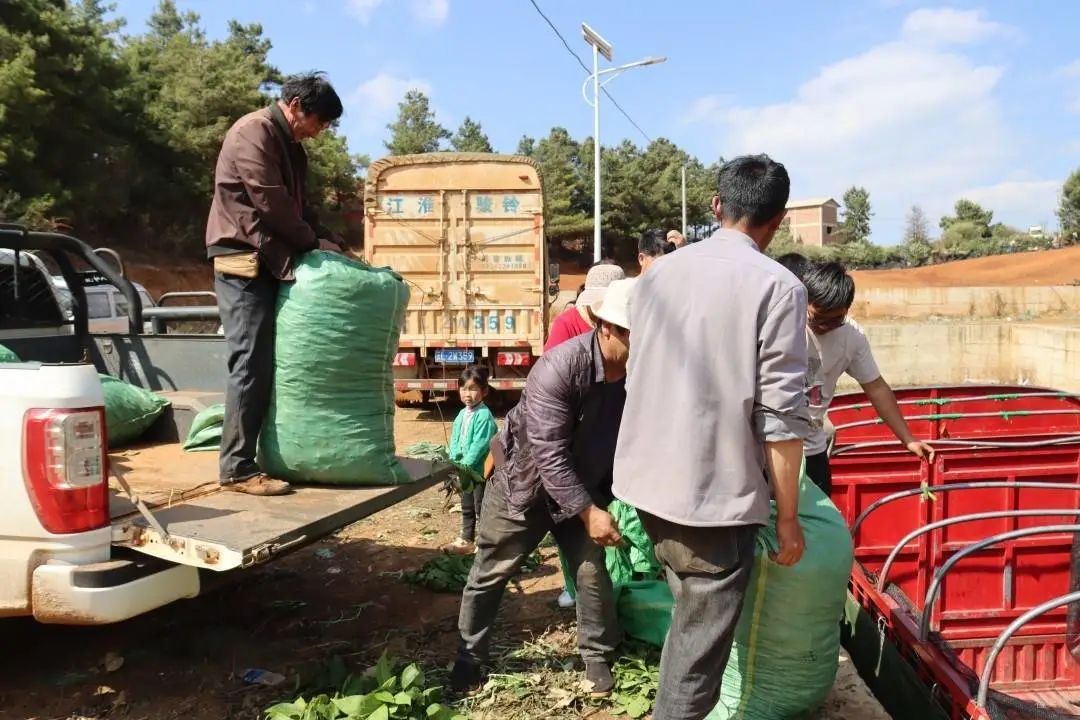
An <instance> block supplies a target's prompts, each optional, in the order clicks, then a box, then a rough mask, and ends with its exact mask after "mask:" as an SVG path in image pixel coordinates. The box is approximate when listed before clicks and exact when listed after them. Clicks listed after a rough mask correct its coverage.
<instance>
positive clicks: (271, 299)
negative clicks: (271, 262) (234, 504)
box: [214, 269, 279, 483]
mask: <svg viewBox="0 0 1080 720" xmlns="http://www.w3.org/2000/svg"><path fill="white" fill-rule="evenodd" d="M278 284H279V281H278V280H277V279H276V278H274V277H273V276H272V275H270V274H269V273H268V272H266V270H265V269H260V271H259V276H258V277H255V278H250V279H249V278H240V277H234V276H232V275H222V274H221V273H214V291H215V292H216V293H217V299H218V308H219V310H220V312H221V327H222V331H223V332H224V334H225V344H226V347H227V348H228V351H229V359H228V369H229V379H228V381H227V383H226V385H225V424H224V425H223V427H222V429H221V455H220V471H219V476H220V479H221V482H222V483H231V482H236V481H238V480H245V479H247V478H249V477H252V476H253V475H257V474H258V473H259V472H260V470H259V466H258V465H257V464H256V462H255V452H256V449H257V447H258V443H259V432H260V431H261V430H262V426H263V421H264V420H265V419H266V410H267V408H268V407H269V404H270V391H271V389H272V388H273V384H274V305H275V303H276V302H277V291H278Z"/></svg>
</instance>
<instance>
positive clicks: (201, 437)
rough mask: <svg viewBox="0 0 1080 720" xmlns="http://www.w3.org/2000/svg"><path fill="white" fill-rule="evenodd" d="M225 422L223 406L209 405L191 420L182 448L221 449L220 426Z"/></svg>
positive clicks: (195, 449) (194, 449)
mask: <svg viewBox="0 0 1080 720" xmlns="http://www.w3.org/2000/svg"><path fill="white" fill-rule="evenodd" d="M224 424H225V406H224V405H211V406H210V407H208V408H206V409H205V410H203V411H202V412H200V413H199V414H198V415H196V416H195V419H194V420H193V421H192V422H191V429H190V430H188V436H187V440H185V441H184V449H185V450H187V451H188V452H208V451H210V450H220V449H221V428H222V426H223V425H224Z"/></svg>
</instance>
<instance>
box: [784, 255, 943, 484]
mask: <svg viewBox="0 0 1080 720" xmlns="http://www.w3.org/2000/svg"><path fill="white" fill-rule="evenodd" d="M784 264H785V266H787V267H789V268H792V267H793V264H789V263H784ZM799 279H800V280H802V281H803V284H804V285H805V286H806V301H807V305H806V350H807V355H808V360H809V366H810V367H809V373H808V374H807V383H806V384H807V388H806V393H807V397H808V398H809V401H810V421H811V426H812V428H813V430H812V434H811V435H810V437H809V438H807V440H806V442H805V444H804V453H805V455H806V474H807V475H808V476H809V477H810V479H811V480H813V481H814V484H815V485H817V486H818V487H819V488H821V489H822V490H824V491H825V493H826V494H828V493H829V491H830V490H831V487H832V473H831V471H830V470H829V453H828V450H827V447H826V446H827V443H828V438H827V436H826V433H825V416H826V413H827V412H828V410H829V404H830V403H831V402H832V399H833V395H834V394H835V393H836V383H837V381H838V380H839V379H840V376H841V375H843V374H844V373H847V374H848V375H850V376H851V377H852V378H854V379H855V381H856V382H858V383H859V385H861V386H862V389H863V392H865V393H866V396H867V398H868V399H869V400H870V403H871V404H872V405H873V406H874V410H876V411H877V414H878V416H879V417H880V418H881V419H882V420H884V421H885V424H886V425H888V426H889V429H890V430H892V432H893V434H894V435H896V437H897V439H898V440H899V441H900V442H901V443H903V445H904V446H905V447H906V448H907V449H908V450H909V451H910V452H912V453H913V454H915V455H917V456H918V457H920V458H922V459H924V460H933V459H934V450H933V448H931V447H930V446H929V445H927V444H926V443H924V442H922V441H921V440H916V439H915V437H914V436H913V435H912V434H911V429H910V428H908V424H907V422H906V421H905V420H904V417H903V414H902V413H901V412H900V406H899V405H898V404H897V402H896V396H895V395H894V394H893V391H892V388H891V387H889V383H887V382H885V378H883V377H881V372H880V371H879V370H878V367H877V363H876V362H874V354H873V352H871V350H870V343H869V342H868V341H867V339H866V335H865V334H863V331H862V328H860V327H859V326H858V325H857V324H856V323H855V321H854V320H848V319H847V314H848V310H850V309H851V305H852V303H853V302H855V280H854V279H853V278H852V277H851V276H850V275H848V273H847V270H846V269H845V268H844V266H843V265H841V264H840V263H837V262H829V263H817V264H810V265H808V266H807V267H806V269H805V270H804V271H803V272H802V274H801V276H800V277H799Z"/></svg>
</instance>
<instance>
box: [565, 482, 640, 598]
mask: <svg viewBox="0 0 1080 720" xmlns="http://www.w3.org/2000/svg"><path fill="white" fill-rule="evenodd" d="M607 511H608V512H609V513H610V514H611V517H612V519H614V520H615V523H616V524H617V525H618V526H619V533H620V534H621V535H622V537H623V544H622V545H621V546H619V547H608V548H605V558H604V560H605V562H604V564H605V565H606V566H607V570H608V575H610V576H611V584H612V585H615V586H616V587H618V586H620V585H626V584H627V583H631V582H635V581H638V580H645V579H651V578H655V577H657V576H658V575H659V574H660V570H661V566H660V563H659V561H657V559H656V554H655V553H654V552H653V546H652V541H651V540H649V536H648V535H646V534H645V528H644V527H642V526H641V520H640V519H639V518H638V514H637V510H636V509H635V508H634V507H633V506H631V505H627V504H626V503H624V502H622V501H621V500H613V501H612V502H611V504H610V505H608V507H607ZM559 563H560V565H561V566H562V573H563V585H564V586H565V587H566V591H567V592H568V593H570V597H573V598H576V597H577V587H576V585H575V583H574V578H573V577H571V575H570V568H569V567H568V566H567V564H566V558H565V557H563V553H562V550H560V551H559Z"/></svg>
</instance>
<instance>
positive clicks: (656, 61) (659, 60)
mask: <svg viewBox="0 0 1080 720" xmlns="http://www.w3.org/2000/svg"><path fill="white" fill-rule="evenodd" d="M662 62H667V58H666V57H653V56H652V55H650V56H649V57H647V58H645V59H644V60H642V61H641V64H642V65H659V64H660V63H662Z"/></svg>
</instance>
